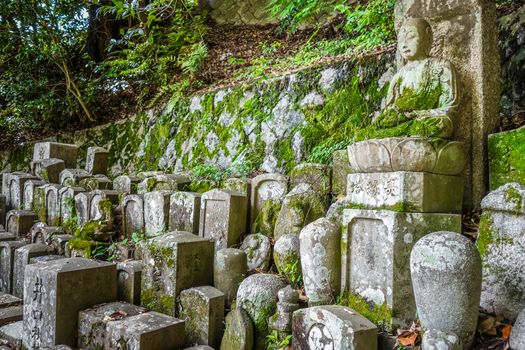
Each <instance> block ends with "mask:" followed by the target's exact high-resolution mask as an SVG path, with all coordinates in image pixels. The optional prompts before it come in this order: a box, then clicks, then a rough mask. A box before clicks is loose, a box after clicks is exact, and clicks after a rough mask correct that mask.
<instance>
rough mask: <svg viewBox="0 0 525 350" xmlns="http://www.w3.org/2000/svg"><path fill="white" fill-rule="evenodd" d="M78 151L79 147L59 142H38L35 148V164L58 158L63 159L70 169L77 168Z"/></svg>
mask: <svg viewBox="0 0 525 350" xmlns="http://www.w3.org/2000/svg"><path fill="white" fill-rule="evenodd" d="M77 150H78V147H77V146H75V145H71V144H65V143H57V142H38V143H35V145H34V148H33V162H35V161H38V160H42V159H48V158H57V159H62V160H63V161H64V163H65V165H66V167H68V168H75V167H76V166H77Z"/></svg>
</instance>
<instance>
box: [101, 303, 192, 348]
mask: <svg viewBox="0 0 525 350" xmlns="http://www.w3.org/2000/svg"><path fill="white" fill-rule="evenodd" d="M107 339H108V340H109V344H106V347H105V349H118V348H119V347H122V348H124V349H130V350H172V349H179V348H181V347H182V346H183V345H184V321H181V320H178V319H176V318H173V317H170V316H167V315H163V314H160V313H157V312H146V313H143V314H140V315H136V316H130V317H126V318H125V319H123V320H120V321H114V322H109V323H108V326H107Z"/></svg>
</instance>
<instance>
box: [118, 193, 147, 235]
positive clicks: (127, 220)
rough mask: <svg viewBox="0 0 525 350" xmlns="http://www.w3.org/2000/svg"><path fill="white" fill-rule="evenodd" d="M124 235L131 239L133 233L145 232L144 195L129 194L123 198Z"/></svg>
mask: <svg viewBox="0 0 525 350" xmlns="http://www.w3.org/2000/svg"><path fill="white" fill-rule="evenodd" d="M121 203H122V233H123V235H124V237H127V238H130V237H131V234H132V233H133V232H144V229H145V223H144V195H142V194H128V195H125V196H124V197H122V202H121Z"/></svg>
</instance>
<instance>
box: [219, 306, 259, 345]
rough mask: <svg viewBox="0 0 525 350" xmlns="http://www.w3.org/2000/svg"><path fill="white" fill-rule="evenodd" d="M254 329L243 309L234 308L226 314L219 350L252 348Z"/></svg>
mask: <svg viewBox="0 0 525 350" xmlns="http://www.w3.org/2000/svg"><path fill="white" fill-rule="evenodd" d="M253 345H254V329H253V323H252V321H251V319H250V316H249V315H248V314H247V313H246V311H244V310H243V309H239V308H235V309H233V310H232V311H230V313H229V314H228V315H227V316H226V320H225V329H224V336H223V337H222V341H221V347H220V349H221V350H252V349H253Z"/></svg>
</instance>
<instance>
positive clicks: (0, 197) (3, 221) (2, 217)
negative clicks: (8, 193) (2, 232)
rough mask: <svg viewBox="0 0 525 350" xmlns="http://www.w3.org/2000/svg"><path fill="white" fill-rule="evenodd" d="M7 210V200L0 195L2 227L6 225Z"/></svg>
mask: <svg viewBox="0 0 525 350" xmlns="http://www.w3.org/2000/svg"><path fill="white" fill-rule="evenodd" d="M24 193H25V191H24ZM5 209H6V198H5V196H3V195H0V225H1V226H2V227H3V226H4V225H5Z"/></svg>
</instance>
